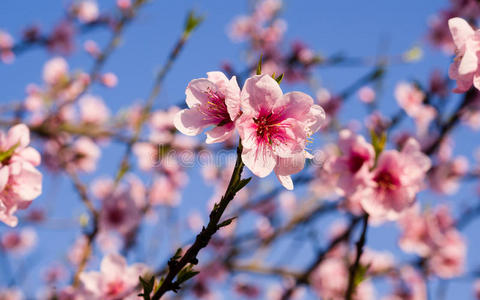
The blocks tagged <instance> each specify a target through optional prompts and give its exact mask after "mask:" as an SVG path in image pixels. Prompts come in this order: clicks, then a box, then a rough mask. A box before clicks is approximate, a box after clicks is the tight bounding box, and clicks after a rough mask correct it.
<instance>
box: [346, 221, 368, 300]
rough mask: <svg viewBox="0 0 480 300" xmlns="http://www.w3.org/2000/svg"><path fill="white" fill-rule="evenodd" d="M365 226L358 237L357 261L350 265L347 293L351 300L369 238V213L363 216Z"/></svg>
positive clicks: (348, 299) (348, 298) (347, 297)
mask: <svg viewBox="0 0 480 300" xmlns="http://www.w3.org/2000/svg"><path fill="white" fill-rule="evenodd" d="M362 219H363V226H362V234H361V235H360V238H359V239H358V241H357V243H356V246H357V254H356V256H355V262H354V263H353V265H352V266H351V267H350V270H349V274H348V286H347V292H346V294H345V299H346V300H351V299H352V297H353V295H354V294H355V285H356V283H357V282H356V281H357V273H358V269H359V267H360V258H361V257H362V254H363V247H364V246H365V243H366V240H367V228H368V214H365V215H364V216H363V218H362Z"/></svg>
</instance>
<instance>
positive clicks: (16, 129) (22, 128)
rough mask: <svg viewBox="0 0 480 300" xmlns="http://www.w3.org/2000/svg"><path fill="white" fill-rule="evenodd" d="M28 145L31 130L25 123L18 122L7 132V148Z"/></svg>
mask: <svg viewBox="0 0 480 300" xmlns="http://www.w3.org/2000/svg"><path fill="white" fill-rule="evenodd" d="M17 143H20V144H19V147H22V148H23V147H26V146H27V145H28V144H29V143H30V130H29V129H28V127H27V125H25V124H18V125H15V126H13V127H12V128H10V129H9V130H8V133H7V145H8V146H7V149H9V148H11V147H13V146H15V145H16V144H17Z"/></svg>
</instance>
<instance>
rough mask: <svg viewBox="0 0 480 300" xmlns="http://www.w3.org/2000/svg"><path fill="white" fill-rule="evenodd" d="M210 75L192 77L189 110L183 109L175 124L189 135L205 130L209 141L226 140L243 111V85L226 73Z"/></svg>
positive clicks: (189, 90)
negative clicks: (239, 84)
mask: <svg viewBox="0 0 480 300" xmlns="http://www.w3.org/2000/svg"><path fill="white" fill-rule="evenodd" d="M207 75H208V78H200V79H195V80H192V81H191V82H190V83H189V84H188V87H187V90H186V91H185V94H186V96H187V98H186V102H187V105H188V107H189V109H184V110H181V111H179V112H178V113H177V114H176V116H175V120H174V124H175V127H176V128H177V129H178V130H179V131H180V132H182V133H183V134H186V135H197V134H199V133H200V132H201V131H202V130H203V129H205V128H207V127H210V126H213V128H212V129H211V130H209V131H207V132H206V134H207V141H206V142H207V144H211V143H218V142H222V141H224V140H226V139H228V137H229V136H230V135H232V134H233V130H234V129H235V126H234V123H233V121H234V120H235V119H236V118H237V115H238V113H239V110H240V105H239V99H240V88H239V87H238V84H237V79H236V77H235V76H233V77H232V78H231V79H230V80H228V78H227V77H226V76H225V75H224V74H223V73H222V72H209V73H207Z"/></svg>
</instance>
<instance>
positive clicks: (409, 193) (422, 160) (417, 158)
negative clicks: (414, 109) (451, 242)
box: [361, 138, 430, 220]
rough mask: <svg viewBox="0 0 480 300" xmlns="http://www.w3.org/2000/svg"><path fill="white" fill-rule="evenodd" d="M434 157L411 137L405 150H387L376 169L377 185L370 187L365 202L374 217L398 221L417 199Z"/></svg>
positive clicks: (374, 174)
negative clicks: (422, 149) (430, 156)
mask: <svg viewBox="0 0 480 300" xmlns="http://www.w3.org/2000/svg"><path fill="white" fill-rule="evenodd" d="M428 169H430V159H429V158H428V157H427V156H426V155H425V154H423V153H422V151H421V150H420V145H419V144H418V142H417V141H416V140H414V139H413V138H410V139H409V140H408V141H407V142H406V143H405V145H404V146H403V149H402V151H401V152H398V151H396V150H387V151H384V152H382V153H381V154H380V156H379V158H378V162H377V166H376V167H375V169H374V170H373V174H372V176H373V178H372V179H373V180H372V183H373V185H371V186H369V187H368V188H367V189H370V190H369V193H371V194H368V193H367V194H366V195H365V196H364V197H363V198H362V200H361V204H362V207H363V209H364V210H365V211H366V212H367V213H369V214H370V215H372V216H373V217H374V218H379V219H383V218H385V219H388V220H394V219H397V218H398V216H399V214H400V213H402V212H403V211H404V210H405V209H407V208H408V207H410V206H411V205H412V204H413V202H414V201H415V197H416V195H417V193H418V192H419V191H420V190H421V189H422V187H423V180H424V177H425V174H426V172H427V171H428Z"/></svg>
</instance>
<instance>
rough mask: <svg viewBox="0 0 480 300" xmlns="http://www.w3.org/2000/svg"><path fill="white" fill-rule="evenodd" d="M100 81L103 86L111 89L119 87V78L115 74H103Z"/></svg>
mask: <svg viewBox="0 0 480 300" xmlns="http://www.w3.org/2000/svg"><path fill="white" fill-rule="evenodd" d="M100 81H101V82H102V83H103V85H105V86H106V87H109V88H113V87H115V86H116V85H117V83H118V78H117V75H115V74H114V73H111V72H109V73H105V74H102V76H101V77H100Z"/></svg>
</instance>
